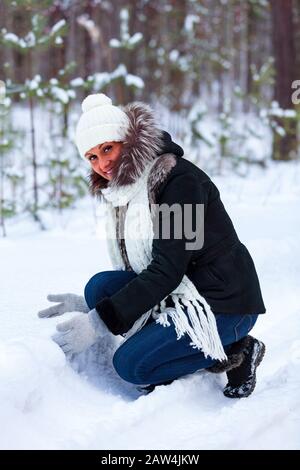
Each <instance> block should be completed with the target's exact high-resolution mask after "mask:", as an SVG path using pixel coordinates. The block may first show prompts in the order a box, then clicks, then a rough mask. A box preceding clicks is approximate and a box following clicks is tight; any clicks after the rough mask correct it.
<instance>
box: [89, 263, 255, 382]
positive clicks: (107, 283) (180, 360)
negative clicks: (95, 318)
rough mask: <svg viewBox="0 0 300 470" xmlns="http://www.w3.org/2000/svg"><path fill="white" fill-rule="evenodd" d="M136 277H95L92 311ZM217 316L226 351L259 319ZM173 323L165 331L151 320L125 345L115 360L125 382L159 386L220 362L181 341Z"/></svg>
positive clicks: (111, 273) (123, 274)
mask: <svg viewBox="0 0 300 470" xmlns="http://www.w3.org/2000/svg"><path fill="white" fill-rule="evenodd" d="M135 276H136V273H135V272H133V271H103V272H100V273H97V274H95V275H94V276H93V277H92V278H91V279H90V280H89V282H88V283H87V285H86V286H85V290H84V295H85V299H86V302H87V304H88V306H89V308H90V309H92V308H95V305H96V303H97V302H99V301H100V300H101V299H102V298H103V297H110V296H111V295H113V294H114V293H115V292H117V291H118V290H119V289H121V288H122V287H123V286H124V285H125V284H127V283H128V282H130V281H131V280H132V279H133V278H134V277H135ZM215 316H216V322H217V327H218V331H219V335H220V338H221V341H222V344H223V346H224V349H225V351H226V350H228V349H229V346H230V345H231V344H232V343H235V342H236V341H238V340H240V339H241V338H243V337H244V336H246V335H247V334H248V333H249V331H250V330H251V329H252V328H253V325H254V323H255V322H256V320H257V317H258V315H257V314H251V315H245V314H244V315H240V314H222V313H219V314H218V313H216V314H215ZM170 323H171V325H170V326H169V327H163V326H162V325H159V324H157V323H156V322H155V320H153V319H152V318H150V319H149V320H148V322H147V324H146V325H145V326H144V327H143V328H142V329H141V330H140V331H138V332H137V333H135V334H134V335H133V336H131V337H130V338H129V339H128V340H126V341H125V342H124V343H122V344H121V346H120V347H119V348H118V349H117V350H116V351H115V354H114V356H113V366H114V368H115V370H116V372H117V373H118V375H119V376H120V377H122V379H124V380H126V381H127V382H131V383H133V384H139V385H145V384H154V385H155V384H159V383H163V382H167V381H171V380H174V379H177V378H179V377H182V376H184V375H187V374H192V373H194V372H196V371H198V370H199V369H206V368H207V367H210V366H212V365H213V364H214V363H215V362H216V361H215V360H214V359H211V358H209V357H208V358H205V356H204V354H203V353H202V352H201V351H199V350H198V349H193V348H192V347H191V346H190V344H189V343H190V338H189V337H188V335H184V336H183V337H182V338H180V339H179V340H177V335H176V331H175V328H174V325H173V322H172V320H171V319H170Z"/></svg>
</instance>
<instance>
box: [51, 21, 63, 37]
mask: <svg viewBox="0 0 300 470" xmlns="http://www.w3.org/2000/svg"><path fill="white" fill-rule="evenodd" d="M66 24H67V23H66V20H59V21H58V22H57V23H55V25H54V26H52V28H51V32H50V35H55V34H56V33H57V32H58V31H59V30H60V29H62V28H63V27H64V26H65V25H66Z"/></svg>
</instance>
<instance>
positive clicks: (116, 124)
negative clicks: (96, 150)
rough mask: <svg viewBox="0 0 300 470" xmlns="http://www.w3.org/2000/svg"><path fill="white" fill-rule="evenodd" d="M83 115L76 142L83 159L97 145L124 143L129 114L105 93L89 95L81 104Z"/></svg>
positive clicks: (77, 130)
mask: <svg viewBox="0 0 300 470" xmlns="http://www.w3.org/2000/svg"><path fill="white" fill-rule="evenodd" d="M81 108H82V115H81V116H80V118H79V121H78V123H77V126H76V132H75V141H76V145H77V148H78V150H79V153H80V155H81V157H83V158H84V159H85V157H84V154H85V153H86V152H87V151H88V150H90V149H91V148H92V147H95V145H100V144H103V142H107V141H116V142H122V141H123V140H124V138H125V135H126V131H127V129H128V127H129V118H128V116H127V114H126V113H125V112H124V111H122V110H121V109H120V108H118V107H117V106H113V105H112V100H111V99H110V98H109V97H108V96H106V95H104V93H96V94H93V95H88V96H87V97H86V98H85V99H84V100H83V101H82V103H81Z"/></svg>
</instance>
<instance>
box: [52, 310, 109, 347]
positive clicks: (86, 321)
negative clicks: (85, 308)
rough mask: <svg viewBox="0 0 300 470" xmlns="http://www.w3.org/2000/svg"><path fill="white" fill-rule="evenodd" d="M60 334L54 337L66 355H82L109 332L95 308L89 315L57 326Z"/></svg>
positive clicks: (82, 315)
mask: <svg viewBox="0 0 300 470" xmlns="http://www.w3.org/2000/svg"><path fill="white" fill-rule="evenodd" d="M56 329H57V331H58V333H56V334H54V335H53V336H52V339H53V341H55V343H57V344H58V345H59V346H60V347H61V349H62V350H63V351H64V353H66V354H67V353H68V354H74V353H80V352H82V351H84V350H85V349H87V348H89V347H90V346H92V344H94V343H95V342H96V341H97V339H98V338H100V337H103V336H106V335H107V334H108V333H109V330H108V328H107V326H106V325H105V323H104V322H103V320H101V318H100V316H99V314H98V312H97V310H96V309H95V308H94V309H93V310H91V311H90V312H89V313H88V314H87V315H85V314H82V313H81V314H80V315H77V316H76V317H74V318H72V319H71V320H68V321H65V322H63V323H58V325H56Z"/></svg>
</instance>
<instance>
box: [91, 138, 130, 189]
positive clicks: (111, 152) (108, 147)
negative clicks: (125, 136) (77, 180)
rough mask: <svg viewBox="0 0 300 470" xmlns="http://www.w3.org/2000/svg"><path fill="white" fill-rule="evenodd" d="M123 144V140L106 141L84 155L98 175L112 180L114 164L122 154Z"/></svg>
mask: <svg viewBox="0 0 300 470" xmlns="http://www.w3.org/2000/svg"><path fill="white" fill-rule="evenodd" d="M122 146H123V143H122V142H115V141H110V142H104V143H103V144H99V145H95V147H92V148H91V149H90V150H88V151H87V152H86V153H85V155H84V156H85V158H86V159H87V160H89V162H90V164H91V167H92V168H93V170H94V171H95V172H96V173H98V175H100V176H103V178H105V179H107V180H110V179H111V178H112V170H113V168H114V165H115V164H116V162H117V160H118V159H119V158H120V156H121V153H122Z"/></svg>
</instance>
